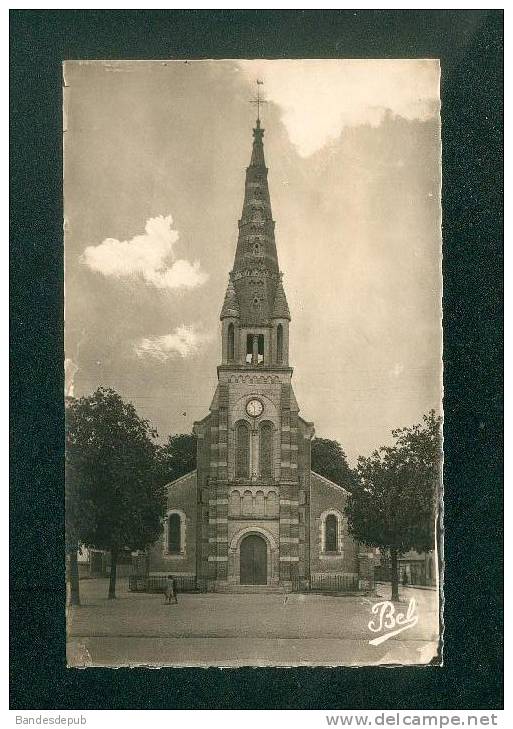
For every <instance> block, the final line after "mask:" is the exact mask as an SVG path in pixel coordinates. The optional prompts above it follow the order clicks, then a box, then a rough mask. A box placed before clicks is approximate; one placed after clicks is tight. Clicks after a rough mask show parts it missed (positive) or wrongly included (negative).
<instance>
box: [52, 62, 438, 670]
mask: <svg viewBox="0 0 513 729" xmlns="http://www.w3.org/2000/svg"><path fill="white" fill-rule="evenodd" d="M62 74H63V130H64V134H63V187H64V289H65V301H64V318H65V363H64V364H65V393H64V396H65V419H66V436H65V437H66V444H65V448H66V452H65V502H66V503H65V511H66V513H65V518H66V524H65V527H66V554H65V555H64V554H63V555H62V559H63V561H64V559H65V563H66V605H64V604H63V605H62V610H63V611H64V610H65V611H66V626H67V627H66V630H67V634H66V635H67V640H66V646H67V665H68V666H69V667H80V668H88V667H96V666H101V667H112V668H117V667H121V666H148V667H164V666H175V667H186V666H191V667H209V666H216V667H227V668H237V667H242V666H258V667H260V666H276V667H282V666H283V667H291V666H354V667H357V666H370V665H373V666H379V665H382V666H419V665H436V666H440V665H442V663H443V655H442V641H441V636H442V634H443V573H444V569H443V567H444V559H443V523H442V513H443V484H442V464H443V438H442V417H443V408H442V394H443V389H442V387H443V386H442V383H443V351H442V290H443V287H442V235H441V226H442V212H441V175H442V168H441V160H442V148H441V120H440V63H439V60H438V59H433V58H431V59H418V58H415V59H407V58H403V59H393V58H391V59H376V58H373V59H346V60H344V59H325V60H322V59H315V60H313V59H307V58H305V59H282V60H264V59H258V60H254V59H248V60H242V59H235V60H230V59H227V60H190V61H186V60H181V61H178V60H169V61H164V60H151V61H150V60H147V61H145V60H138V61H135V60H123V61H116V60H108V61H106V60H105V61H102V60H94V61H91V60H80V59H77V60H67V61H65V62H64V64H63V70H62Z"/></svg>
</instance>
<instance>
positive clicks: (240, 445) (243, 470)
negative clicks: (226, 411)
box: [235, 421, 249, 478]
mask: <svg viewBox="0 0 513 729" xmlns="http://www.w3.org/2000/svg"><path fill="white" fill-rule="evenodd" d="M236 432H237V437H236V458H235V476H236V478H249V425H248V424H247V423H246V422H244V421H242V422H240V423H238V424H237V431H236Z"/></svg>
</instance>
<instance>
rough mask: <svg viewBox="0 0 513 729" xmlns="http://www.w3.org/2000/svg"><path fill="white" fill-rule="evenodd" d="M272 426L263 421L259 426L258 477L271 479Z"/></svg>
mask: <svg viewBox="0 0 513 729" xmlns="http://www.w3.org/2000/svg"><path fill="white" fill-rule="evenodd" d="M273 430H274V429H273V424H272V423H270V422H269V421H265V422H263V423H261V424H260V475H261V476H262V478H272V475H273Z"/></svg>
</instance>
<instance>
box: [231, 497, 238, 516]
mask: <svg viewBox="0 0 513 729" xmlns="http://www.w3.org/2000/svg"><path fill="white" fill-rule="evenodd" d="M230 516H240V494H239V492H238V491H232V492H231V494H230Z"/></svg>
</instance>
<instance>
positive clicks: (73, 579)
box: [68, 549, 80, 605]
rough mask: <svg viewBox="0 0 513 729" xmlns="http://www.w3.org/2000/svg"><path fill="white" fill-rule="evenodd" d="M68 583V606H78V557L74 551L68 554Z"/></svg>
mask: <svg viewBox="0 0 513 729" xmlns="http://www.w3.org/2000/svg"><path fill="white" fill-rule="evenodd" d="M68 581H69V597H70V605H80V583H79V577H78V555H77V551H76V549H73V550H72V551H71V552H70V553H69V558H68Z"/></svg>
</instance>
